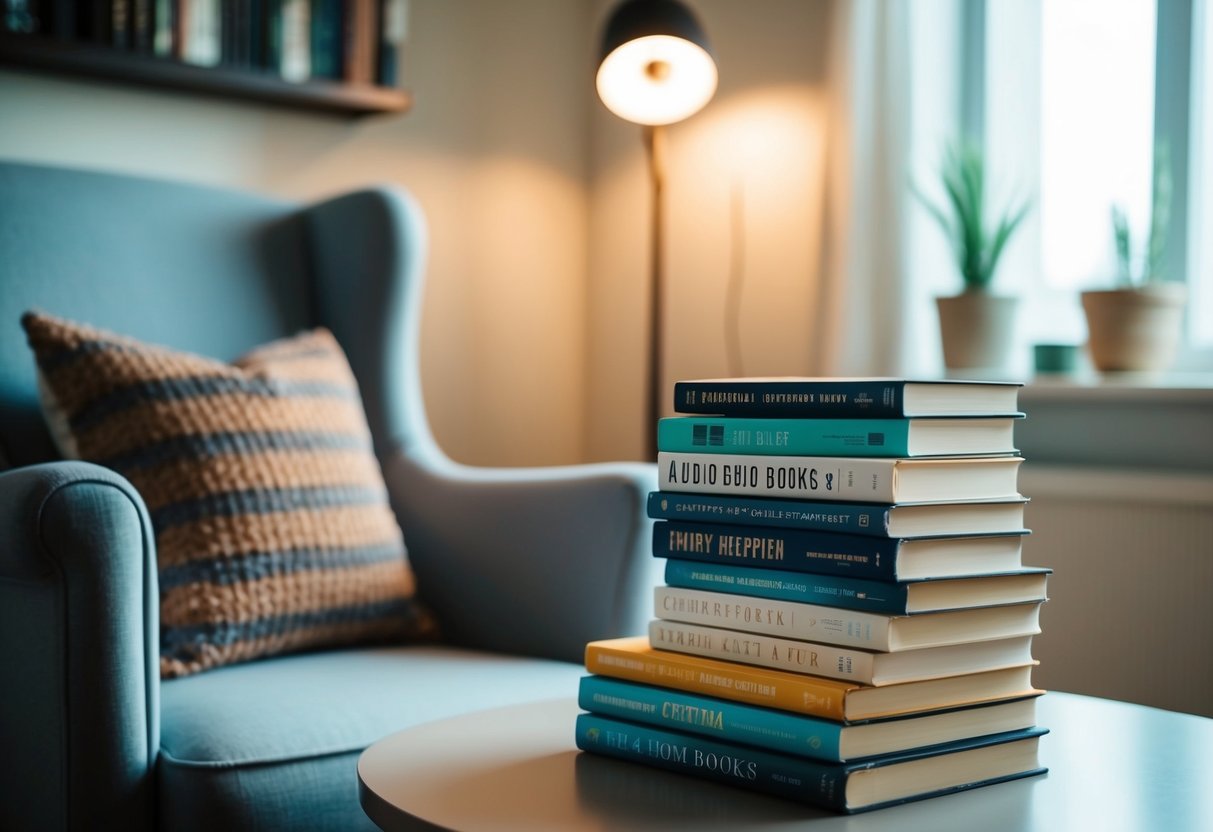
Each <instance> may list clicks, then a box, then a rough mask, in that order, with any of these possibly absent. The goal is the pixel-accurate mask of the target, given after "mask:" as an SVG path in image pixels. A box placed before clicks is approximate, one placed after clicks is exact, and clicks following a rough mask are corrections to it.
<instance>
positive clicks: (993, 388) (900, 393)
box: [674, 376, 1023, 419]
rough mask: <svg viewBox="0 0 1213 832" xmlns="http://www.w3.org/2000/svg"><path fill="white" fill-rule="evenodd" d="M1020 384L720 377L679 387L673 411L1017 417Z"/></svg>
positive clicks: (792, 415) (843, 416)
mask: <svg viewBox="0 0 1213 832" xmlns="http://www.w3.org/2000/svg"><path fill="white" fill-rule="evenodd" d="M1022 386H1023V385H1022V384H1020V383H1018V382H994V381H991V382H985V381H942V380H923V381H918V380H913V379H896V378H805V377H792V376H785V377H768V378H721V379H699V380H694V381H679V382H675V384H674V412H676V413H695V414H706V415H714V416H749V417H760V418H768V417H785V418H794V419H803V418H810V419H819V418H826V419H900V418H905V417H918V416H1018V415H1020V414H1019V410H1018V401H1019V388H1020V387H1022Z"/></svg>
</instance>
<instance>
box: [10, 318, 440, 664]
mask: <svg viewBox="0 0 1213 832" xmlns="http://www.w3.org/2000/svg"><path fill="white" fill-rule="evenodd" d="M22 325H23V326H24V327H25V331H26V334H27V336H28V339H29V343H30V346H31V347H32V349H33V351H34V355H35V358H36V360H37V364H38V368H39V372H40V376H41V378H40V383H41V384H42V385H43V390H44V392H45V393H46V394H47V395H48V397H49V398H51V399H53V407H52V410H57V411H59V418H61V419H62V420H63V422H64V424H65V426H66V433H68V434H70V441H69V440H68V438H66V437H60V438H61V441H62V443H63V444H64V445H65V446H66V448H67V449H69V450H74V451H75V452H76V453H77V454H78V456H79V458H81V459H85V460H88V461H91V462H96V463H99V464H101V465H105V466H107V467H109V468H112V469H114V470H115V471H117V472H119V473H120V474H122V475H124V476H125V477H126V478H127V479H129V480H130V481H131V483H132V484H133V485H134V486H135V488H136V489H137V490H138V491H139V493H140V494H141V495H142V496H143V499H144V501H145V502H146V503H147V507H148V511H149V513H150V515H151V520H152V526H153V528H154V530H155V534H156V554H157V560H158V566H159V577H160V671H161V675H162V676H164V677H173V676H183V675H186V674H189V673H194V672H197V671H200V670H205V669H208V668H213V667H218V666H220V665H224V664H230V663H233V662H239V661H245V660H248V659H254V658H259V657H264V656H270V655H274V654H280V653H286V652H291V651H296V650H303V649H307V648H318V647H328V646H335V645H343V644H352V643H356V642H369V641H381V640H396V639H408V638H421V637H424V636H428V635H431V634H432V618H431V617H430V616H429V615H428V614H427V612H426V610H425V609H424V607H423V606H422V605H421V604H420V603H419V602H418V601H417V599H416V597H415V592H414V579H413V574H412V571H411V569H410V567H409V564H408V559H407V555H406V552H405V547H404V540H403V536H402V534H401V531H400V528H399V525H398V524H397V522H396V518H395V515H394V514H393V512H392V510H391V508H390V506H389V504H388V499H387V489H386V487H385V485H384V482H383V475H382V472H381V471H380V468H379V463H378V460H377V459H376V457H375V455H374V453H373V450H372V447H371V436H370V430H369V429H368V427H367V423H366V417H365V414H364V413H363V410H362V403H361V399H360V397H359V394H358V388H357V385H356V383H355V381H354V376H353V373H352V372H351V370H350V368H349V364H348V363H347V361H346V358H345V355H344V354H343V353H342V351H341V348H340V346H339V345H338V344H337V341H336V339H335V338H333V336H332V335H331V334H330V333H328V332H327V331H325V330H316V331H313V332H308V333H305V334H301V335H298V336H296V337H293V338H288V339H284V340H281V341H277V342H274V343H272V344H269V345H267V346H264V347H261V348H259V349H257V350H255V351H253V352H251V353H249V354H248V355H246V356H244V357H243V358H241V359H239V360H237V361H235V362H233V363H232V364H230V365H228V364H224V363H222V362H220V361H215V360H212V359H209V358H203V357H201V356H197V355H191V354H188V353H184V352H178V351H176V350H171V349H166V348H163V347H157V346H151V345H147V344H143V343H141V342H139V341H136V340H134V339H131V338H126V337H123V336H120V335H115V334H112V333H109V332H105V331H103V330H100V329H95V328H92V327H88V326H84V325H81V324H78V323H74V322H71V321H66V320H61V319H57V318H53V317H49V316H46V315H41V314H37V313H27V314H26V315H25V316H24V317H23V318H22Z"/></svg>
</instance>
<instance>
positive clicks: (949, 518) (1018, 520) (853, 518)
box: [647, 491, 1027, 538]
mask: <svg viewBox="0 0 1213 832" xmlns="http://www.w3.org/2000/svg"><path fill="white" fill-rule="evenodd" d="M1026 503H1027V500H1026V499H1024V498H1023V497H1018V498H1016V499H1014V500H1006V501H989V500H968V501H964V502H947V503H919V504H912V505H911V504H903V505H890V504H877V503H844V502H833V501H812V500H785V499H779V498H774V497H738V496H734V495H731V494H687V493H679V492H674V491H652V492H649V496H648V503H647V512H648V516H649V517H651V518H653V519H654V520H685V521H688V522H710V523H724V524H729V525H740V526H776V527H780V528H791V529H815V530H818V531H826V532H844V533H846V534H859V535H866V536H870V537H898V538H911V537H936V536H940V535H979V534H1020V533H1022V532H1025V531H1027V530H1026V529H1025V528H1024V525H1023V519H1024V505H1025V504H1026Z"/></svg>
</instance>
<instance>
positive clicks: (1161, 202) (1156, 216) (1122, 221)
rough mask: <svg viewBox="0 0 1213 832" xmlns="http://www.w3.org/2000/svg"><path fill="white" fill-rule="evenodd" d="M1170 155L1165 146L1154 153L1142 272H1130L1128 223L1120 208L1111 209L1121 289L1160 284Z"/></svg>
mask: <svg viewBox="0 0 1213 832" xmlns="http://www.w3.org/2000/svg"><path fill="white" fill-rule="evenodd" d="M1171 189H1172V182H1171V154H1170V151H1169V149H1168V147H1167V145H1166V144H1165V143H1160V144H1159V145H1158V147H1157V148H1156V149H1155V152H1154V183H1153V190H1154V193H1153V198H1152V201H1151V205H1150V231H1149V234H1148V236H1147V237H1146V246H1145V252H1144V254H1143V255H1142V256H1141V270H1140V271H1137V272H1135V271H1134V269H1133V260H1134V257H1133V254H1134V252H1133V245H1132V238H1131V235H1130V233H1129V219H1128V217H1127V216H1125V212H1124V209H1123V208H1121V207H1120V206H1119V205H1113V206H1112V236H1113V238H1114V239H1115V241H1116V264H1117V280H1118V282H1119V283H1120V285H1121V286H1122V287H1124V288H1131V287H1133V286H1141V285H1144V284H1146V283H1152V282H1154V281H1160V280H1163V279H1164V278H1163V274H1162V259H1163V252H1164V251H1165V250H1166V243H1167V226H1168V225H1169V224H1170V221H1171Z"/></svg>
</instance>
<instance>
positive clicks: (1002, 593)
mask: <svg viewBox="0 0 1213 832" xmlns="http://www.w3.org/2000/svg"><path fill="white" fill-rule="evenodd" d="M1048 575H1049V570H1048V569H1039V568H1025V569H1021V570H1019V571H1018V572H1012V573H1008V574H1005V575H981V576H978V577H960V578H935V579H931V580H919V581H868V580H863V579H859V578H845V577H838V576H836V575H817V574H812V573H806V572H788V571H785V570H781V569H757V568H754V567H750V566H729V565H727V564H719V563H699V562H697V561H689V560H680V559H676V558H670V559H668V560H667V561H666V564H665V582H666V583H667V584H668V585H670V586H677V587H683V588H685V589H702V590H707V591H708V592H731V593H734V594H736V595H748V596H752V597H756V598H771V599H776V600H782V601H797V602H801V603H806V604H821V605H823V606H827V607H843V608H845V609H852V610H865V611H867V612H885V613H892V614H895V615H913V614H914V613H922V612H943V611H945V610H960V609H969V608H972V607H994V606H1000V605H1003V604H1027V603H1035V602H1038V601H1044V600H1045V597H1046V596H1045V588H1046V584H1047V580H1048Z"/></svg>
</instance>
